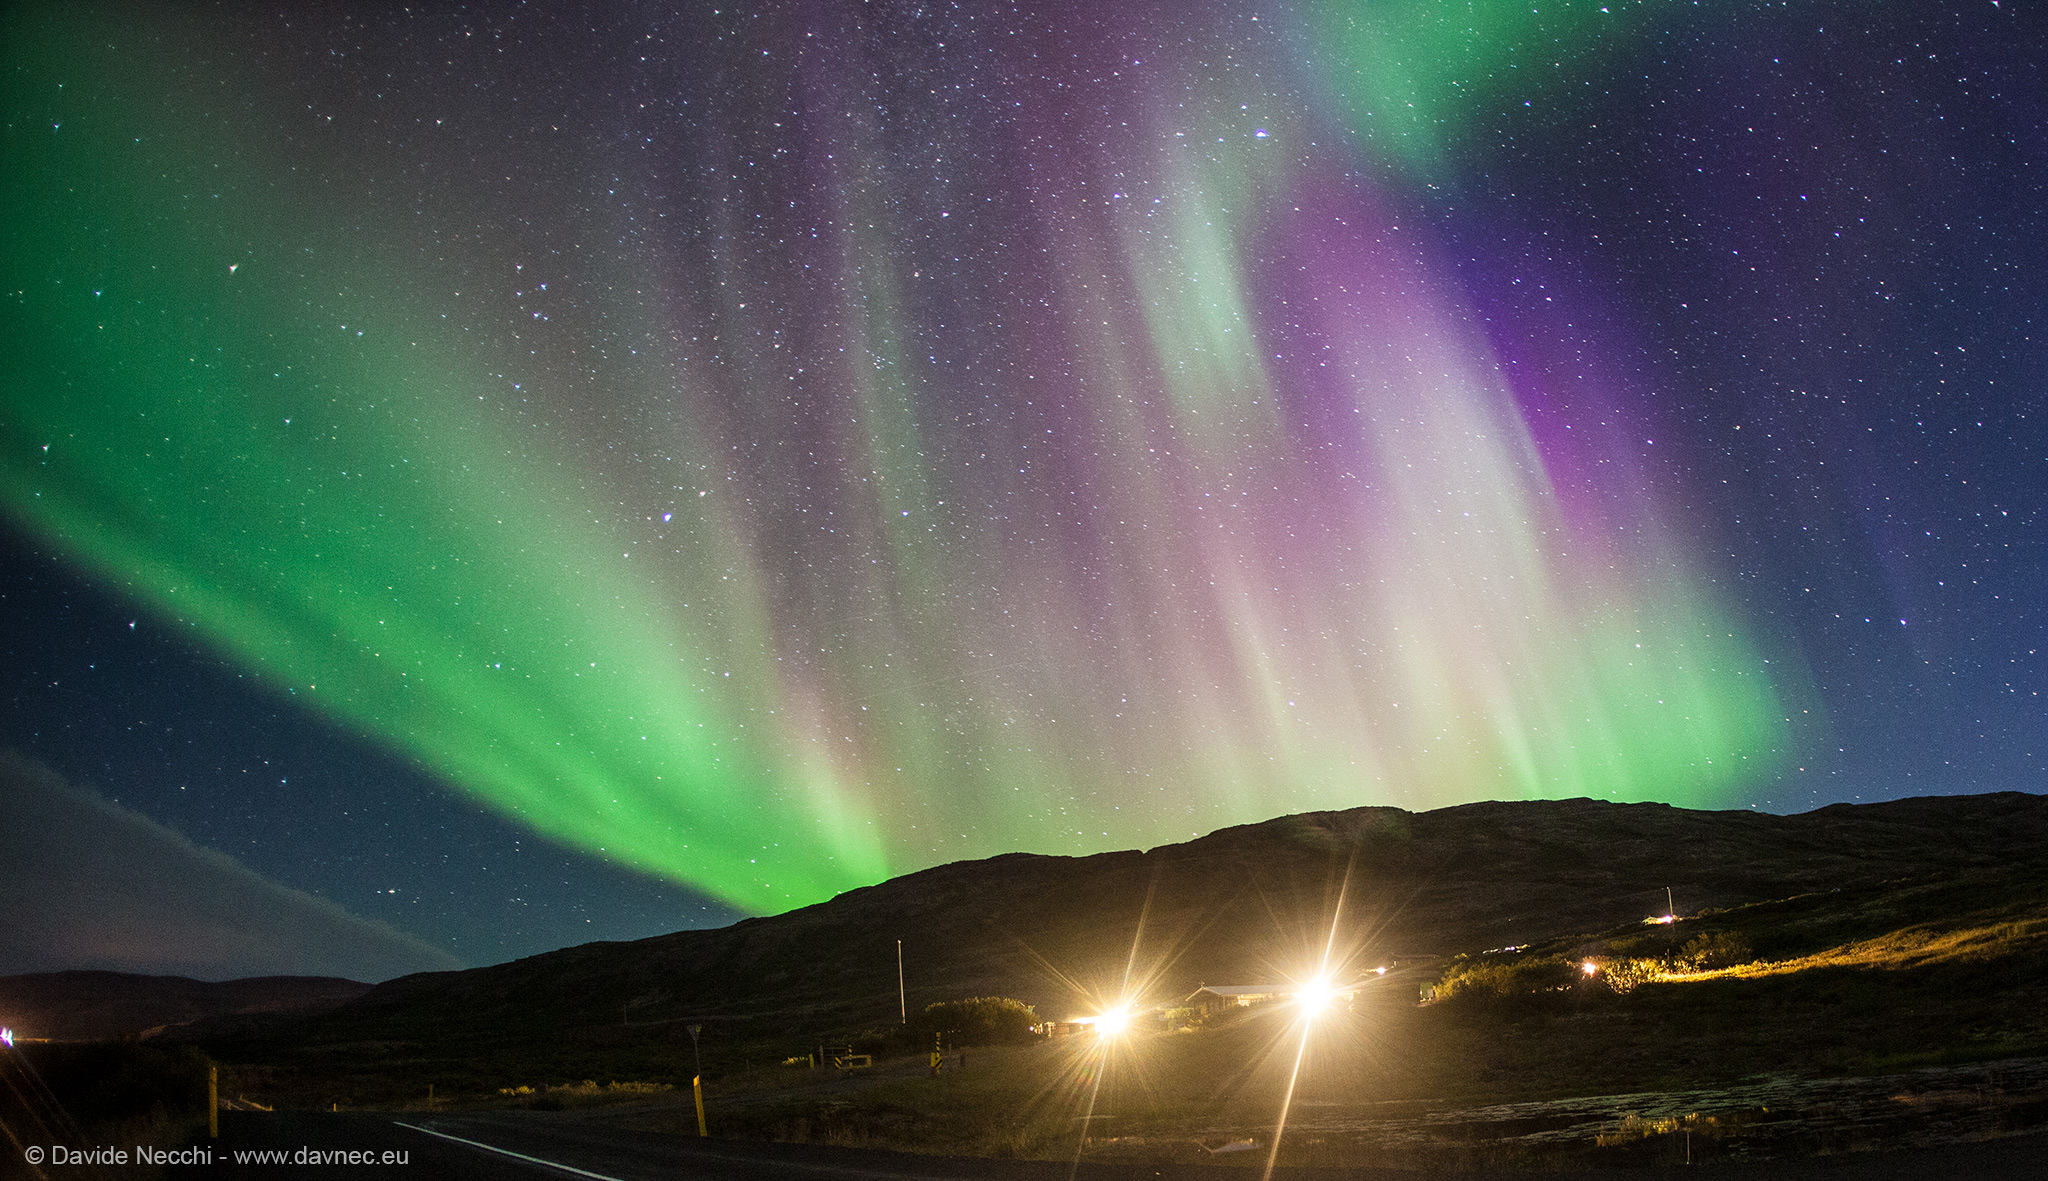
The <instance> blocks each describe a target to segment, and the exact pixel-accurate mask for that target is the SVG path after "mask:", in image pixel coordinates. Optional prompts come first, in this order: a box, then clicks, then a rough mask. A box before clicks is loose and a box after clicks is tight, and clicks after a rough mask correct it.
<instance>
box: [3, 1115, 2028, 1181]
mask: <svg viewBox="0 0 2048 1181" xmlns="http://www.w3.org/2000/svg"><path fill="white" fill-rule="evenodd" d="M628 1114H639V1113H626V1112H612V1113H608V1115H607V1116H606V1117H603V1118H592V1117H590V1116H588V1115H581V1116H579V1115H575V1114H560V1113H517V1114H512V1113H497V1114H470V1115H459V1116H450V1115H437V1116H407V1115H399V1116H395V1117H394V1116H388V1115H370V1114H364V1113H346V1114H329V1113H320V1112H298V1113H278V1114H260V1113H255V1114H250V1113H238V1112H230V1113H228V1114H227V1115H226V1116H225V1117H224V1119H223V1122H222V1126H221V1134H220V1137H219V1139H217V1140H213V1141H207V1140H204V1139H201V1140H199V1141H196V1142H194V1144H193V1147H194V1148H196V1149H197V1150H198V1151H199V1153H202V1154H203V1155H197V1156H196V1159H195V1161H194V1163H191V1164H175V1165H167V1166H163V1167H161V1168H158V1169H155V1170H152V1169H148V1168H142V1167H136V1166H113V1167H105V1168H101V1167H96V1166H90V1165H74V1166H64V1167H50V1166H48V1165H47V1164H45V1166H44V1167H43V1168H42V1169H41V1170H36V1169H34V1168H33V1167H31V1166H28V1165H26V1164H25V1163H24V1162H23V1161H22V1160H20V1159H18V1158H17V1159H16V1160H15V1161H13V1162H10V1164H12V1165H15V1166H19V1167H20V1169H21V1171H20V1172H19V1173H17V1172H15V1171H13V1169H11V1168H8V1167H5V1166H0V1176H15V1175H20V1176H31V1177H33V1176H43V1177H81V1178H87V1177H92V1178H98V1177H105V1178H117V1177H139V1176H146V1175H157V1176H179V1175H195V1176H217V1177H232V1178H251V1179H254V1178H269V1177H280V1178H281V1177H305V1176H309V1175H320V1174H322V1173H327V1172H329V1171H330V1170H332V1171H334V1172H335V1173H336V1175H342V1176H349V1177H363V1178H405V1179H408V1181H417V1179H418V1178H421V1177H433V1178H437V1179H446V1181H516V1179H521V1178H542V1177H556V1178H559V1177H564V1176H571V1177H573V1176H583V1177H591V1178H596V1179H599V1181H606V1179H610V1181H895V1179H901V1181H1068V1179H1070V1178H1071V1179H1074V1181H1141V1179H1142V1181H1153V1179H1158V1181H1229V1178H1232V1177H1240V1176H1256V1175H1258V1172H1259V1171H1260V1169H1261V1167H1262V1166H1263V1164H1264V1161H1263V1159H1251V1158H1255V1157H1256V1154H1249V1153H1248V1154H1243V1155H1244V1156H1245V1157H1246V1158H1248V1159H1244V1160H1240V1161H1236V1162H1235V1163H1233V1164H1181V1165H1176V1164H1156V1165H1155V1164H1134V1163H1097V1162H1089V1161H1082V1162H1078V1163H1077V1162H1075V1161H1072V1160H1067V1161H1017V1160H1012V1161H999V1160H987V1159H975V1158H959V1157H938V1156H922V1155H912V1154H905V1153H894V1152H886V1151H881V1150H877V1149H862V1148H848V1147H839V1146H829V1145H815V1144H803V1145H796V1144H774V1143H763V1142H758V1141H735V1140H720V1139H697V1138H694V1137H692V1138H680V1137H674V1136H662V1135H656V1134H651V1133H647V1132H644V1131H638V1130H635V1129H634V1128H632V1127H629V1126H624V1123H623V1122H622V1117H623V1116H626V1115H628ZM180 1147H182V1146H180ZM2044 1152H2048V1140H2044V1139H2043V1138H2040V1137H2025V1138H2015V1139H2008V1140H1999V1141H1992V1142H1985V1143H1976V1144H1970V1145H1966V1146H1961V1147H1957V1148H1951V1149H1944V1150H1941V1151H1925V1150H1923V1151H1917V1152H1904V1153H1899V1154H1895V1155H1889V1156H1883V1157H1872V1156H1859V1157H1848V1158H1837V1159H1826V1160H1812V1161H1797V1162H1759V1163H1750V1164H1738V1165H1732V1166H1726V1167H1723V1168H1720V1169H1715V1170H1712V1171H1713V1172H1715V1173H1717V1174H1719V1175H1722V1176H1728V1177H1733V1178H1754V1179H1756V1181H1836V1179H1842V1181H1846V1179H1848V1178H1869V1179H1871V1181H1942V1179H1947V1178H1957V1179H1961V1178H1982V1179H1984V1181H2008V1179H2017V1178H2032V1177H2038V1176H2041V1164H2042V1161H2043V1159H2044V1157H2043V1154H2044ZM1432 1175H1434V1176H1442V1177H1450V1178H1459V1177H1482V1176H1484V1177H1503V1176H1508V1177H1513V1176H1530V1177H1535V1176H1543V1177H1551V1178H1558V1179H1559V1181H1575V1179H1576V1181H1592V1179H1594V1178H1600V1179H1612V1181H1627V1179H1628V1178H1632V1177H1650V1176H1668V1175H1670V1170H1669V1169H1668V1168H1657V1167H1638V1168H1630V1167H1621V1168H1602V1169H1565V1170H1546V1171H1543V1172H1541V1173H1524V1172H1522V1171H1521V1170H1515V1169H1499V1168H1486V1169H1481V1170H1476V1171H1465V1170H1456V1171H1442V1172H1433V1174H1432ZM1273 1176H1275V1177H1277V1178H1282V1179H1284V1181H1396V1179H1401V1178H1409V1177H1413V1176H1415V1174H1414V1173H1413V1172H1410V1171H1404V1170H1397V1169H1386V1168H1374V1167H1371V1166H1363V1167H1353V1168H1293V1167H1287V1166H1281V1167H1279V1168H1277V1169H1276V1170H1275V1171H1274V1173H1273Z"/></svg>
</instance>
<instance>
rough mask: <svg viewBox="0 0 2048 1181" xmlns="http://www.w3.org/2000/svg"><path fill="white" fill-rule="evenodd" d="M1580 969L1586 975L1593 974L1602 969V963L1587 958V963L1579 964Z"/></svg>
mask: <svg viewBox="0 0 2048 1181" xmlns="http://www.w3.org/2000/svg"><path fill="white" fill-rule="evenodd" d="M1579 970H1580V971H1582V972H1584V973H1585V974H1586V975H1588V976H1591V975H1592V974H1593V973H1595V972H1598V971H1599V970H1600V965H1599V964H1596V963H1594V962H1593V961H1592V960H1587V961H1586V962H1585V963H1583V964H1580V965H1579Z"/></svg>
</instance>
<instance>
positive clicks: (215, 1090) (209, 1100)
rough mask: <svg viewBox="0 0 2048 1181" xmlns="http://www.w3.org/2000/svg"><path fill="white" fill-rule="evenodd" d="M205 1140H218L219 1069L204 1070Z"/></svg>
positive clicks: (209, 1068) (208, 1068) (212, 1067)
mask: <svg viewBox="0 0 2048 1181" xmlns="http://www.w3.org/2000/svg"><path fill="white" fill-rule="evenodd" d="M206 1138H207V1139H208V1140H218V1139H220V1067H218V1066H209V1067H207V1068H206Z"/></svg>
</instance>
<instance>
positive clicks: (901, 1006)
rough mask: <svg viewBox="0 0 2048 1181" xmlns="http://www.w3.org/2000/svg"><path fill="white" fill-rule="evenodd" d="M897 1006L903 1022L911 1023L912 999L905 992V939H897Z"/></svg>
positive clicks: (905, 1023)
mask: <svg viewBox="0 0 2048 1181" xmlns="http://www.w3.org/2000/svg"><path fill="white" fill-rule="evenodd" d="M896 1008H897V1009H898V1010H900V1011H901V1013H902V1018H901V1020H902V1024H904V1025H908V1024H910V1001H909V999H908V998H907V997H905V996H904V993H903V941H902V940H901V939H898V940H897V941H896Z"/></svg>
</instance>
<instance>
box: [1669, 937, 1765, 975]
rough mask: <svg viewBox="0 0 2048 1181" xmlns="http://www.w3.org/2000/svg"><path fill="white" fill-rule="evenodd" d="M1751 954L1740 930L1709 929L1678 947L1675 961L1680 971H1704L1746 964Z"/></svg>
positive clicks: (1747, 941)
mask: <svg viewBox="0 0 2048 1181" xmlns="http://www.w3.org/2000/svg"><path fill="white" fill-rule="evenodd" d="M1751 954H1752V953H1751V951H1750V946H1749V940H1748V939H1746V938H1744V937H1743V935H1742V933H1741V932H1740V931H1709V932H1707V933H1705V934H1703V935H1696V936H1694V937H1693V938H1692V939H1690V940H1688V941H1687V942H1686V944H1685V946H1684V947H1681V948H1679V949H1678V956H1677V960H1676V963H1677V967H1678V969H1679V970H1680V971H1682V972H1705V971H1710V970H1712V969H1714V968H1731V967H1734V966H1735V965H1736V964H1746V963H1748V962H1749V960H1750V956H1751Z"/></svg>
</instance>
